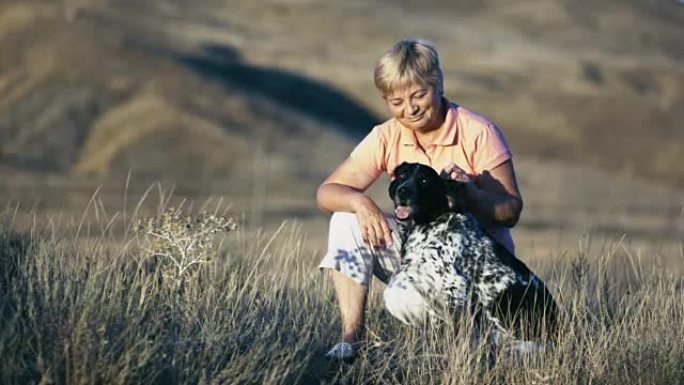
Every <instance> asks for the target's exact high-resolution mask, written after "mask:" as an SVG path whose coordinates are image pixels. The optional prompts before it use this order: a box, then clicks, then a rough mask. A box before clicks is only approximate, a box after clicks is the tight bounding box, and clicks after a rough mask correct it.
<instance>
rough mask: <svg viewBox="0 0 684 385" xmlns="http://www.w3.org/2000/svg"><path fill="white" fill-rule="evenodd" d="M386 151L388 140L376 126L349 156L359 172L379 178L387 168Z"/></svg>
mask: <svg viewBox="0 0 684 385" xmlns="http://www.w3.org/2000/svg"><path fill="white" fill-rule="evenodd" d="M386 153H387V142H386V141H385V140H384V139H383V137H382V135H381V133H380V130H379V129H378V127H375V128H373V130H372V131H371V132H370V133H369V134H368V135H366V137H365V138H363V140H362V141H361V142H360V143H359V144H358V145H357V146H356V148H354V150H353V151H352V152H351V154H350V155H349V158H350V159H351V161H352V164H353V166H354V168H355V169H356V170H357V171H358V172H361V173H364V174H366V175H369V176H371V177H372V178H373V179H377V178H379V177H380V175H382V173H383V172H384V171H385V170H386V169H387V162H386V161H385V154H386Z"/></svg>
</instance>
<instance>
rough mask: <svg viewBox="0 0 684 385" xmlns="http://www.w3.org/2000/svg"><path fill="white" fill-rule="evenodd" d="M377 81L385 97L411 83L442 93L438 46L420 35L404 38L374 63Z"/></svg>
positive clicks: (376, 85)
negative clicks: (418, 36) (418, 37)
mask: <svg viewBox="0 0 684 385" xmlns="http://www.w3.org/2000/svg"><path fill="white" fill-rule="evenodd" d="M374 80H375V87H376V88H377V89H378V90H380V92H381V93H382V95H383V96H387V95H388V94H390V93H392V92H394V91H396V90H398V89H401V88H404V87H406V86H408V85H410V84H420V85H429V86H432V87H434V88H435V89H436V92H438V93H439V94H440V95H441V94H442V92H443V90H444V79H443V77H442V69H441V68H440V66H439V54H438V53H437V49H436V48H435V46H434V44H432V42H430V41H427V40H423V39H417V38H406V39H402V40H400V41H399V42H398V43H396V44H395V45H394V46H393V47H392V48H390V49H389V50H387V51H386V52H385V53H384V54H383V55H382V56H381V57H380V59H378V62H377V63H376V65H375V73H374Z"/></svg>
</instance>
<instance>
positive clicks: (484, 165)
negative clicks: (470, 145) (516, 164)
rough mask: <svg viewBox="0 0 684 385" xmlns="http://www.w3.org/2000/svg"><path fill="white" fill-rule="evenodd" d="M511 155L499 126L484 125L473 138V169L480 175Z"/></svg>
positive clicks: (492, 124)
mask: <svg viewBox="0 0 684 385" xmlns="http://www.w3.org/2000/svg"><path fill="white" fill-rule="evenodd" d="M512 157H513V154H512V153H511V150H510V148H509V147H508V143H506V139H505V138H504V136H503V134H502V133H501V130H499V127H497V126H496V125H495V124H494V123H489V124H487V125H485V126H484V128H483V130H482V132H481V133H480V135H478V137H477V138H476V139H475V152H474V154H473V161H472V165H473V170H474V171H475V172H476V173H477V174H478V175H480V174H482V173H483V172H485V171H488V170H492V169H494V168H496V167H497V166H499V165H501V164H502V163H504V162H505V161H507V160H509V159H511V158H512Z"/></svg>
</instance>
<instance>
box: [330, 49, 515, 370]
mask: <svg viewBox="0 0 684 385" xmlns="http://www.w3.org/2000/svg"><path fill="white" fill-rule="evenodd" d="M375 86H376V87H377V88H378V90H379V91H380V93H381V94H382V98H383V100H384V101H385V103H386V104H387V106H388V108H389V111H390V113H391V114H392V118H391V119H390V120H388V121H386V122H385V123H383V124H380V125H378V126H376V127H374V128H373V130H372V131H371V132H370V133H369V134H368V135H367V136H366V138H364V139H363V140H362V141H361V143H359V145H358V146H357V147H356V148H355V149H354V150H353V151H352V153H351V154H350V156H349V157H348V158H347V159H346V160H345V161H344V162H342V164H341V165H340V166H338V167H337V169H336V170H335V171H333V173H332V174H331V175H330V176H329V177H328V178H327V179H326V180H325V181H324V182H323V183H322V184H321V186H320V187H319V188H318V192H317V200H318V206H319V207H320V208H321V210H324V211H326V212H330V213H333V215H332V217H331V220H330V233H329V241H328V252H327V254H326V255H325V257H324V258H323V261H322V262H321V264H320V266H319V267H320V268H321V269H330V270H331V271H332V280H333V283H334V286H335V292H336V294H337V298H338V303H339V308H340V312H341V316H342V334H341V341H340V342H339V343H338V344H336V345H335V346H334V347H333V348H332V349H331V350H330V351H329V352H328V354H327V356H328V357H331V358H337V359H347V358H351V357H353V356H354V354H355V347H354V346H355V345H354V344H355V343H356V342H358V341H359V340H360V339H361V338H362V334H363V331H364V311H365V306H366V293H367V290H368V287H369V285H370V280H371V278H372V276H373V275H376V276H377V277H378V278H380V279H381V280H382V281H383V282H385V283H387V280H388V279H389V277H390V276H391V275H392V274H393V273H394V272H396V271H397V270H398V268H399V265H400V261H399V253H398V250H399V246H400V245H398V242H399V238H398V237H397V236H395V235H394V234H395V233H396V232H395V231H394V230H393V229H394V228H395V227H394V226H395V223H394V219H393V218H392V217H390V216H387V215H385V214H384V213H383V212H382V211H381V210H380V209H379V208H378V206H377V205H376V203H375V202H373V200H372V199H371V198H369V197H368V196H367V195H365V194H364V192H365V191H366V189H368V187H369V186H370V185H371V184H372V183H373V182H375V180H377V179H378V178H379V177H380V175H381V174H382V173H383V172H387V173H388V174H390V177H392V175H391V172H392V171H393V170H394V168H395V167H396V166H398V165H399V164H400V163H402V162H404V161H406V162H418V163H422V164H425V165H428V166H430V167H432V168H434V169H435V170H436V171H438V172H440V173H441V174H442V175H443V176H444V177H448V178H452V179H454V180H458V181H461V182H466V183H467V186H468V188H467V191H468V193H467V197H466V200H467V209H468V211H469V212H471V213H473V214H474V215H475V216H476V217H477V219H478V220H479V221H480V223H481V225H482V227H483V229H484V230H485V231H487V232H488V233H489V234H490V235H491V236H492V237H494V238H495V239H496V240H497V241H498V242H500V243H501V244H503V245H504V246H505V247H506V248H508V249H509V250H510V251H511V252H513V251H514V247H513V241H512V239H511V236H510V232H509V228H510V227H513V226H514V225H515V224H516V222H517V221H518V218H519V216H520V211H521V210H522V205H523V204H522V198H521V197H520V192H519V191H518V187H517V183H516V179H515V172H514V170H513V163H512V161H511V157H512V155H511V152H510V150H509V148H508V145H507V144H506V141H505V139H504V137H503V135H502V134H501V132H500V131H499V129H498V128H497V127H496V126H495V125H494V124H493V123H492V122H490V121H489V120H487V119H486V118H484V117H482V116H480V115H477V114H475V113H473V112H471V111H469V110H467V109H465V108H463V107H461V106H459V105H457V104H454V103H450V102H449V101H448V100H447V99H446V98H445V97H444V95H443V90H444V87H443V77H442V70H441V68H440V64H439V56H438V53H437V50H436V49H435V47H434V46H433V45H432V44H431V43H430V42H427V41H424V40H420V39H404V40H401V41H399V42H398V43H397V44H395V45H394V46H393V47H392V48H390V49H389V50H388V51H386V52H385V54H384V55H383V56H382V57H381V58H380V59H379V60H378V62H377V65H376V67H375ZM385 294H386V298H387V293H385ZM406 301H407V307H409V308H411V309H414V310H415V311H414V313H415V314H414V317H412V319H415V320H418V319H420V318H421V317H422V316H423V314H422V313H423V312H424V309H425V306H426V304H424V303H420V302H421V301H420V299H419V298H418V299H417V298H407V299H406Z"/></svg>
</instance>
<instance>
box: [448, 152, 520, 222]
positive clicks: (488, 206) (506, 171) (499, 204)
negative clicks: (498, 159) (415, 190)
mask: <svg viewBox="0 0 684 385" xmlns="http://www.w3.org/2000/svg"><path fill="white" fill-rule="evenodd" d="M450 168H451V169H450ZM445 172H446V173H447V174H449V175H450V176H451V178H452V179H454V180H458V181H461V182H467V183H468V184H467V188H466V191H467V196H466V206H467V208H468V211H469V212H471V213H473V214H474V215H475V217H477V219H478V220H479V221H480V222H481V223H482V225H483V226H484V227H491V226H496V227H500V226H504V227H513V226H515V224H516V223H518V219H519V218H520V212H521V211H522V208H523V201H522V197H521V196H520V191H519V190H518V184H517V182H516V179H515V170H514V169H513V162H511V161H510V160H508V161H506V162H504V163H502V164H500V165H499V166H497V167H495V168H494V169H492V170H490V171H486V172H485V173H483V174H482V175H481V176H480V177H479V178H478V181H477V184H476V183H474V182H472V181H471V180H470V178H468V176H467V174H466V173H465V172H464V171H463V170H461V169H460V168H458V166H456V165H451V166H450V167H447V169H445Z"/></svg>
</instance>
